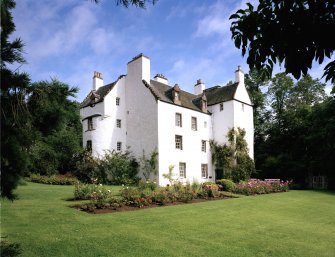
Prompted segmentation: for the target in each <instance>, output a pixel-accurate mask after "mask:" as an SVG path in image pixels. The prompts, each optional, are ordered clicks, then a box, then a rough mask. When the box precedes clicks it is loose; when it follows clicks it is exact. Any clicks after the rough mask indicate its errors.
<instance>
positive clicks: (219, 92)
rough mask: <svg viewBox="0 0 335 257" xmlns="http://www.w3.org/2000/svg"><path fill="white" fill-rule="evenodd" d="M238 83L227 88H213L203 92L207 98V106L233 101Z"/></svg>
mask: <svg viewBox="0 0 335 257" xmlns="http://www.w3.org/2000/svg"><path fill="white" fill-rule="evenodd" d="M237 86H238V82H236V83H234V84H230V85H228V86H224V87H220V86H215V87H211V88H208V89H205V90H204V93H205V95H206V97H207V105H214V104H218V103H222V102H226V101H229V100H233V99H234V95H235V92H236V89H237Z"/></svg>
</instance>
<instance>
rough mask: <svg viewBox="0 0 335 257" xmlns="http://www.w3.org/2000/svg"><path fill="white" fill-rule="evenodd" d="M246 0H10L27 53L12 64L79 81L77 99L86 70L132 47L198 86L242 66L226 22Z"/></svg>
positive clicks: (173, 76)
mask: <svg viewBox="0 0 335 257" xmlns="http://www.w3.org/2000/svg"><path fill="white" fill-rule="evenodd" d="M246 2H247V1H245V0H239V1H238V0H221V1H220V0H206V1H200V0H159V1H158V2H157V3H156V5H154V6H152V5H148V6H147V9H146V10H143V9H138V8H135V7H129V8H128V9H126V8H123V7H120V6H116V4H115V1H114V0H100V3H99V4H97V5H96V4H94V3H93V2H92V1H90V0H57V1H55V0H18V1H17V3H16V8H15V9H14V11H13V16H14V22H15V24H16V32H15V34H14V36H16V37H21V38H22V40H23V41H24V43H25V58H26V60H27V64H24V65H23V66H21V67H20V68H19V69H20V71H26V72H28V73H29V74H30V75H31V78H32V81H34V82H35V81H40V80H50V78H57V79H59V80H60V81H62V82H65V83H67V84H69V85H71V86H77V87H79V89H80V90H79V93H78V97H77V100H78V101H82V100H83V99H84V98H85V96H86V95H87V94H88V93H89V91H90V90H91V88H92V76H93V72H94V71H99V72H101V73H102V74H103V78H104V83H105V84H107V83H110V82H113V81H114V80H116V79H117V77H118V76H119V75H121V74H126V72H127V62H128V61H130V60H131V59H132V58H133V57H134V56H136V55H138V54H139V53H144V54H145V55H146V56H148V57H149V58H150V60H151V77H153V76H155V75H156V74H157V73H163V74H164V75H165V76H166V77H167V78H168V80H169V84H170V85H174V84H175V83H178V84H179V85H180V87H181V88H182V89H183V90H186V91H189V92H193V86H194V84H195V83H196V80H197V79H199V78H201V79H202V80H203V81H204V83H205V84H206V87H210V86H214V85H224V84H225V83H227V82H228V81H229V80H233V79H234V71H235V70H236V68H237V66H238V65H241V67H242V69H243V70H244V71H245V73H247V72H248V71H249V69H248V66H247V64H246V61H245V60H246V58H242V56H241V51H240V50H239V49H237V48H235V46H234V44H233V41H232V40H231V34H230V30H229V28H230V21H229V16H230V15H231V14H232V13H234V12H235V11H236V10H238V9H240V8H244V7H245V6H246V5H245V3H246ZM248 2H255V1H248ZM323 67H324V65H321V66H319V65H314V67H313V70H312V71H311V75H312V76H313V77H321V75H322V69H323ZM278 71H280V70H279V68H278V67H277V68H276V72H278Z"/></svg>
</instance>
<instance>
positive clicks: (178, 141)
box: [175, 135, 183, 150]
mask: <svg viewBox="0 0 335 257" xmlns="http://www.w3.org/2000/svg"><path fill="white" fill-rule="evenodd" d="M175 147H176V149H179V150H183V136H181V135H175Z"/></svg>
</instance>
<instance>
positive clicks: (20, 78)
mask: <svg viewBox="0 0 335 257" xmlns="http://www.w3.org/2000/svg"><path fill="white" fill-rule="evenodd" d="M14 7H15V2H14V1H13V0H2V1H1V91H0V92H1V196H2V197H6V198H8V199H11V200H13V199H14V198H15V195H14V194H13V190H14V189H15V188H16V186H17V183H18V181H19V178H20V176H21V175H22V174H23V173H24V172H25V171H27V168H28V151H27V149H28V148H29V146H30V144H31V123H30V113H29V111H28V108H27V105H26V102H25V99H26V95H27V90H28V89H29V85H30V78H29V76H28V75H27V74H25V73H19V72H17V71H11V70H10V69H9V68H8V67H7V65H8V64H15V63H18V64H22V63H24V58H23V56H22V52H23V43H22V41H21V39H19V38H17V39H14V40H12V41H10V35H11V34H12V33H13V32H14V31H15V24H14V22H13V17H12V15H11V10H12V9H13V8H14Z"/></svg>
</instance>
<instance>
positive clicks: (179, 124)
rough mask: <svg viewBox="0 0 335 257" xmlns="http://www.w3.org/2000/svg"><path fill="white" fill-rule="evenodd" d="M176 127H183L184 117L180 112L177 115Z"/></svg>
mask: <svg viewBox="0 0 335 257" xmlns="http://www.w3.org/2000/svg"><path fill="white" fill-rule="evenodd" d="M175 125H176V127H181V128H182V127H183V115H182V114H181V113H179V112H176V114H175Z"/></svg>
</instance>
